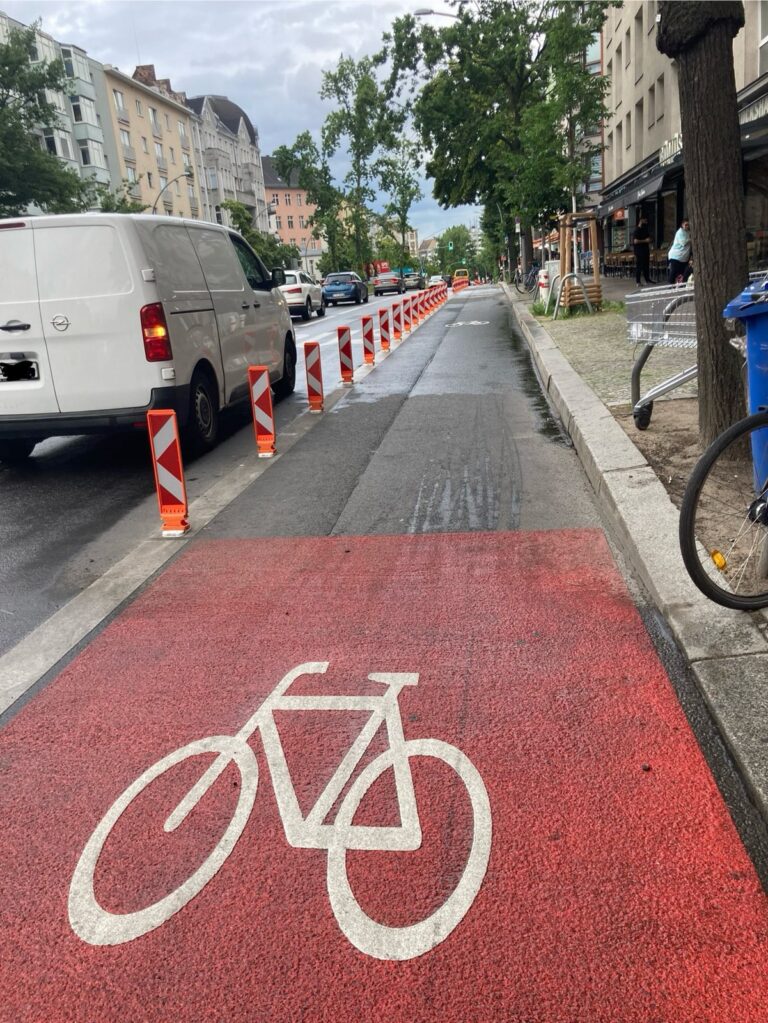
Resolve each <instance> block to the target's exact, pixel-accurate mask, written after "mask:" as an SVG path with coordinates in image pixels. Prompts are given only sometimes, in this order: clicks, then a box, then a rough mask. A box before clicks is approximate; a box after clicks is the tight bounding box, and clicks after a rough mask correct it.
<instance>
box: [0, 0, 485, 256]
mask: <svg viewBox="0 0 768 1023" xmlns="http://www.w3.org/2000/svg"><path fill="white" fill-rule="evenodd" d="M420 6H421V7H423V6H433V4H432V3H431V2H430V3H426V4H425V3H424V2H423V0H422V2H420V0H78V2H76V3H72V2H67V0H0V10H3V11H5V13H6V14H8V15H10V16H11V17H12V18H16V19H17V20H18V21H21V22H24V23H25V24H28V23H29V22H31V21H34V20H35V19H37V18H40V19H41V21H42V27H43V29H44V31H46V32H48V33H50V34H51V35H52V36H53V37H54V38H55V39H57V40H58V41H59V42H62V43H75V44H77V45H78V46H81V47H83V49H85V50H87V51H88V53H89V55H90V56H92V57H94V58H95V59H96V60H99V61H101V62H102V63H104V64H113V65H115V66H116V67H118V68H120V70H121V71H123V72H126V73H127V74H131V73H132V72H133V69H134V67H135V66H136V64H154V65H155V69H156V71H157V75H158V77H159V78H170V79H171V84H172V85H173V87H174V88H175V89H179V90H183V91H184V92H186V93H187V95H189V96H195V95H200V94H201V93H215V94H221V95H227V96H229V97H230V99H232V100H234V101H235V102H236V103H238V104H239V105H240V106H241V107H242V108H243V109H244V110H245V111H246V112H247V113H248V114H249V115H250V117H251V120H252V121H253V123H254V124H255V125H256V127H257V128H258V131H259V136H260V144H261V151H262V153H267V154H268V153H271V152H272V151H273V150H274V149H275V148H276V147H277V146H279V145H281V144H283V143H286V144H290V143H291V142H293V140H294V139H295V138H296V136H297V135H298V134H299V132H301V131H304V130H305V129H309V130H310V131H311V132H312V133H313V134H314V135H315V137H316V138H317V139H318V140H319V131H320V126H321V125H322V123H323V120H324V118H325V115H326V114H327V113H328V111H329V110H330V106H329V105H328V104H327V103H326V102H324V101H322V100H321V99H320V98H319V92H320V84H321V80H322V72H323V70H326V69H329V68H333V67H334V66H335V65H336V63H337V61H338V59H339V56H340V55H341V54H342V53H344V54H345V55H349V56H353V57H355V58H359V57H362V56H363V55H365V54H371V53H373V52H375V50H376V49H377V48H378V47H379V45H380V43H381V36H382V33H383V32H384V31H386V30H387V28H388V27H389V26H390V24H391V23H392V21H393V19H394V18H396V17H397V16H399V15H400V14H404V13H406V12H407V11H413V10H417V9H418V8H419V7H420ZM434 7H436V8H437V9H440V8H442V9H444V10H448V6H447V4H445V3H444V2H443V0H434ZM432 20H434V21H435V23H440V22H441V21H443V19H441V18H433V19H432ZM422 191H423V192H424V196H425V197H424V198H423V199H422V200H421V201H420V202H419V203H418V204H417V205H416V206H414V209H413V211H412V214H411V221H412V223H413V226H414V227H416V228H417V230H418V232H419V237H420V238H422V239H423V238H425V237H428V236H429V235H431V234H436V233H439V232H440V231H443V230H445V228H447V227H450V226H451V225H452V224H467V225H469V224H471V223H474V222H477V221H478V220H479V216H480V211H479V209H476V208H474V207H459V208H457V209H450V210H442V209H440V207H439V206H438V204H437V203H436V201H435V200H434V199H433V198H432V189H431V183H430V182H429V181H426V180H425V181H424V182H423V185H422Z"/></svg>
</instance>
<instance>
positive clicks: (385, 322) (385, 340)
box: [379, 309, 389, 352]
mask: <svg viewBox="0 0 768 1023" xmlns="http://www.w3.org/2000/svg"><path fill="white" fill-rule="evenodd" d="M379 339H380V341H381V350H382V352H388V351H389V309H379Z"/></svg>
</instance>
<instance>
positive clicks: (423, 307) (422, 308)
mask: <svg viewBox="0 0 768 1023" xmlns="http://www.w3.org/2000/svg"><path fill="white" fill-rule="evenodd" d="M426 318H427V303H426V300H425V298H424V292H423V291H420V292H419V323H423V321H424V320H426Z"/></svg>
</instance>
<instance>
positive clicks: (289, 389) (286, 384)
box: [272, 337, 296, 398]
mask: <svg viewBox="0 0 768 1023" xmlns="http://www.w3.org/2000/svg"><path fill="white" fill-rule="evenodd" d="M295 387H296V348H295V347H294V344H293V341H292V340H291V339H290V338H289V337H287V338H286V339H285V355H284V356H283V375H282V376H281V377H280V379H279V380H278V381H277V383H276V384H275V385H274V386H273V387H272V390H273V391H274V392H275V397H276V398H287V397H288V395H289V394H293V391H294V388H295Z"/></svg>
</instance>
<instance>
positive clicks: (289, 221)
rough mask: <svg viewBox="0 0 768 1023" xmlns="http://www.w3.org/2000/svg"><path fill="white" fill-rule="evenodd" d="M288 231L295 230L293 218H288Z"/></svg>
mask: <svg viewBox="0 0 768 1023" xmlns="http://www.w3.org/2000/svg"><path fill="white" fill-rule="evenodd" d="M288 230H289V231H291V230H293V217H288Z"/></svg>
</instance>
